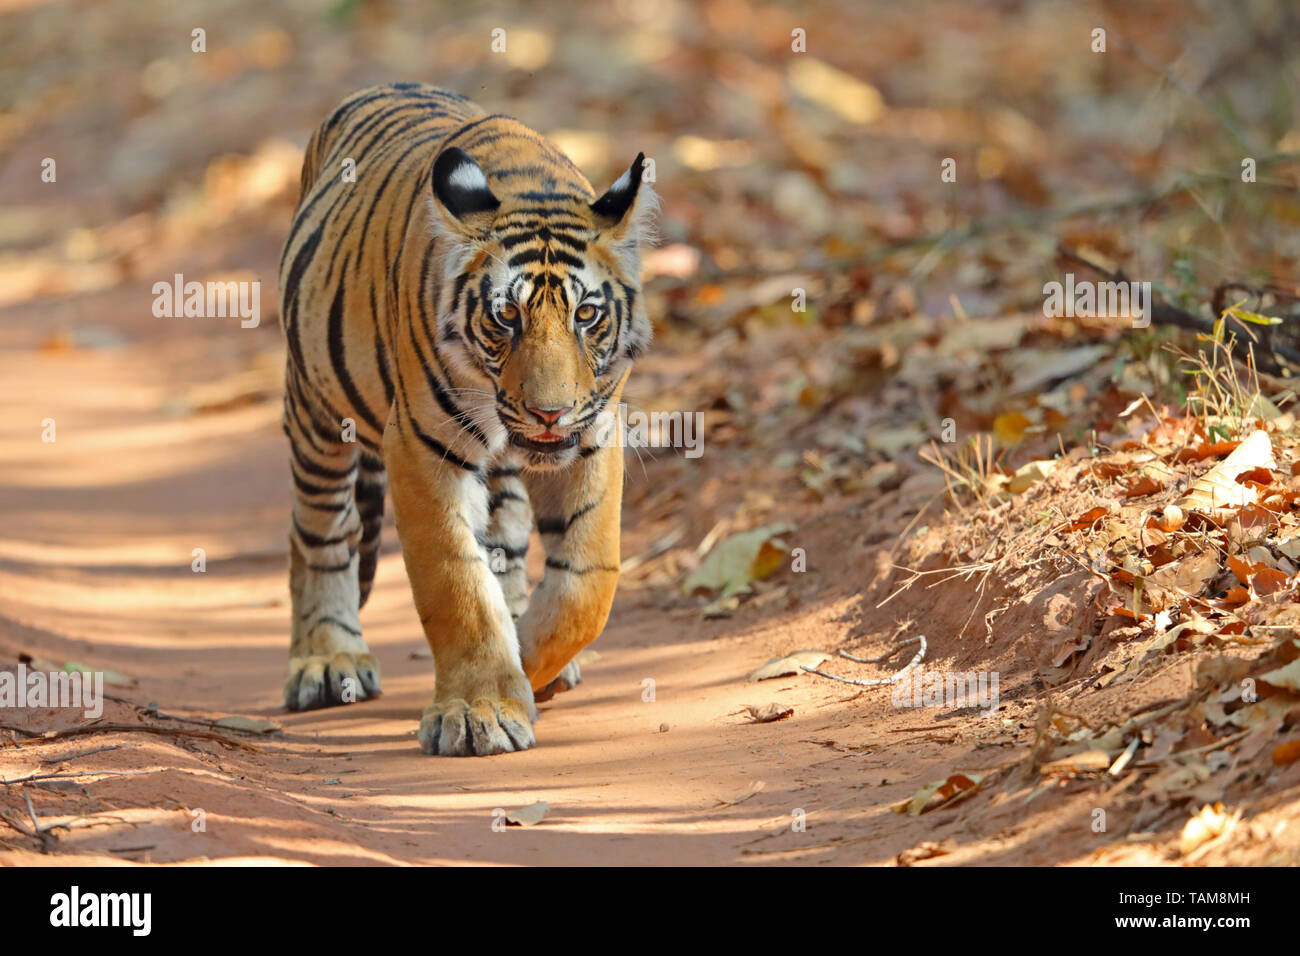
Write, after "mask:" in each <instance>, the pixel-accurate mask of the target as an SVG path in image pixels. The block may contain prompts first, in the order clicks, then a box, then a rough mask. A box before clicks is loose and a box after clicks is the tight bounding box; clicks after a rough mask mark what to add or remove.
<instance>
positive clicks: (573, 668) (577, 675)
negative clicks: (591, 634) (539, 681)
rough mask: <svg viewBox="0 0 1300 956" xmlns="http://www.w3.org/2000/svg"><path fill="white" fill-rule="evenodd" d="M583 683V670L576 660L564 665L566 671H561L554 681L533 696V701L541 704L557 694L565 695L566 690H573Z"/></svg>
mask: <svg viewBox="0 0 1300 956" xmlns="http://www.w3.org/2000/svg"><path fill="white" fill-rule="evenodd" d="M581 683H582V669H581V668H580V667H578V661H577V660H576V659H574V660H571V661H569V663H567V664H565V665H564V670H562V671H560V673H559V676H557V677H556V678H555V679H554V680H553V681H551V682H550V683H549V684H547V685H546V686H545V687H543V688H542V689H541V690H539V691H536V692H535V693H534V694H533V700H535V701H537V702H538V703H539V704H540V703H541V702H542V701H546V700H550V699H551V698H552V697H554V696H555V695H556V694H563V693H564V692H565V691H566V690H573V688H575V687H577V686H578V685H579V684H581Z"/></svg>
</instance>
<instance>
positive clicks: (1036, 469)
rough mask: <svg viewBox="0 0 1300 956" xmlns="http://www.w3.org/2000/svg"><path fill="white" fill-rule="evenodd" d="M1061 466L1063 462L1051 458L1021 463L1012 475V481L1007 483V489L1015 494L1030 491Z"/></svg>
mask: <svg viewBox="0 0 1300 956" xmlns="http://www.w3.org/2000/svg"><path fill="white" fill-rule="evenodd" d="M1059 467H1061V463H1060V462H1059V461H1052V460H1051V459H1045V460H1042V461H1031V462H1028V463H1026V464H1024V465H1021V466H1020V467H1019V468H1017V469H1016V473H1015V474H1014V475H1012V476H1011V481H1010V482H1009V483H1008V484H1007V490H1008V491H1010V492H1011V493H1012V494H1013V495H1018V494H1021V493H1022V492H1025V491H1028V490H1029V489H1030V488H1032V487H1033V486H1034V485H1036V484H1038V482H1040V481H1042V480H1043V479H1044V478H1046V477H1047V476H1048V475H1050V474H1051V473H1052V472H1054V471H1056V469H1057V468H1059Z"/></svg>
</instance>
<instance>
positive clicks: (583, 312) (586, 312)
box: [578, 302, 596, 322]
mask: <svg viewBox="0 0 1300 956" xmlns="http://www.w3.org/2000/svg"><path fill="white" fill-rule="evenodd" d="M595 317H596V307H595V306H594V305H592V304H591V303H590V302H588V303H585V304H584V305H580V306H578V321H579V322H590V321H591V320H592V319H594V318H595Z"/></svg>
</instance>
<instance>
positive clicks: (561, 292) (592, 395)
mask: <svg viewBox="0 0 1300 956" xmlns="http://www.w3.org/2000/svg"><path fill="white" fill-rule="evenodd" d="M643 166H644V156H643V155H638V156H637V158H636V161H635V162H634V163H633V164H632V166H631V167H629V168H628V170H627V171H626V172H624V173H623V175H622V176H621V177H620V178H619V179H618V181H617V182H615V183H614V185H613V186H611V187H610V189H609V191H608V192H606V193H605V194H604V195H603V196H602V197H600V198H599V199H598V200H596V201H595V202H591V201H590V192H589V191H588V187H586V185H585V181H583V180H581V177H580V176H579V175H577V173H576V170H574V174H575V176H576V177H577V181H575V182H574V183H572V184H565V185H569V186H571V188H569V189H565V188H563V187H562V186H560V185H559V184H557V183H556V180H555V179H554V178H549V179H547V181H546V182H545V184H544V186H545V188H542V189H537V188H524V189H522V190H515V191H511V192H506V191H505V190H504V189H502V190H501V191H502V196H501V197H498V196H497V194H496V192H494V190H493V188H492V185H491V184H490V183H489V179H488V176H487V175H486V174H485V173H484V172H483V170H482V168H481V167H480V166H479V165H478V163H476V162H475V161H474V159H472V158H471V157H470V156H469V154H468V153H466V152H465V151H464V150H462V149H459V148H457V147H454V146H453V147H449V148H447V149H445V150H444V151H443V152H442V153H441V154H440V155H439V157H438V159H437V161H436V162H435V163H434V168H433V194H434V196H433V206H434V214H435V220H434V221H435V228H436V230H437V235H438V240H439V242H444V243H445V246H446V248H445V249H444V253H445V256H444V258H443V273H444V274H443V279H444V281H443V283H442V288H443V289H445V290H447V291H446V292H445V293H444V301H443V302H442V303H440V304H439V315H438V327H439V331H440V335H439V338H440V343H439V344H440V348H439V352H440V354H444V355H446V357H447V358H449V359H450V360H451V364H452V366H453V367H454V368H455V369H456V370H457V371H458V372H460V373H461V375H462V377H463V378H465V379H467V380H472V381H473V382H474V383H475V384H474V386H472V390H471V392H470V393H469V394H468V395H465V396H460V398H468V399H469V400H468V401H461V402H459V404H461V405H462V406H467V407H470V408H473V409H474V411H473V412H467V414H468V415H469V416H470V418H471V419H472V421H473V423H474V425H476V426H477V427H478V428H480V429H481V430H482V431H483V432H485V433H487V434H488V435H489V437H490V438H491V440H492V442H493V444H494V445H496V446H497V447H504V446H506V445H509V446H512V447H513V448H514V449H516V450H517V451H518V452H520V453H521V454H522V455H523V456H524V459H525V461H527V462H528V464H529V465H530V466H531V467H534V468H543V469H546V468H556V467H563V466H564V465H567V464H569V463H571V462H572V461H573V460H574V459H575V458H576V457H577V456H578V455H579V454H580V453H581V451H582V448H583V445H582V439H583V436H584V435H586V434H589V433H590V432H591V431H592V429H593V428H594V426H595V425H596V424H597V421H598V419H600V417H601V415H602V413H603V412H605V411H606V409H607V408H608V406H609V403H610V400H611V398H613V397H614V396H615V395H616V394H617V393H618V390H619V386H620V385H621V383H622V382H623V380H624V378H625V377H626V375H627V372H628V370H629V368H630V367H631V363H632V361H633V360H634V359H635V358H636V357H637V356H638V355H639V354H640V353H641V352H642V351H643V350H644V349H645V347H646V345H647V344H648V342H649V339H650V334H651V326H650V321H649V319H648V317H647V316H646V312H645V308H644V305H643V303H642V296H641V283H640V257H639V254H638V247H639V245H640V243H641V241H642V240H643V238H644V230H645V229H646V220H647V218H648V217H649V215H651V214H652V212H653V206H654V202H655V200H654V195H653V192H652V191H651V190H650V188H649V187H644V188H642V186H641V179H642V172H643ZM493 178H494V179H498V177H495V176H494V177H493ZM499 180H500V181H503V182H504V181H508V177H506V176H502V177H499ZM533 185H536V184H535V183H534V184H533ZM584 193H585V194H584ZM475 392H477V393H475Z"/></svg>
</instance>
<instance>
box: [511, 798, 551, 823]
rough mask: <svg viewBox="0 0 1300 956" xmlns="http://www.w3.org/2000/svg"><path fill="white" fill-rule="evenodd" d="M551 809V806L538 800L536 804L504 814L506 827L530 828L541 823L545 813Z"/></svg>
mask: <svg viewBox="0 0 1300 956" xmlns="http://www.w3.org/2000/svg"><path fill="white" fill-rule="evenodd" d="M549 809H551V805H550V804H549V803H547V802H546V801H545V800H538V801H537V802H536V803H530V804H528V806H526V807H520V808H519V809H518V810H512V811H510V812H509V813H507V814H506V826H508V827H531V826H536V825H537V824H539V823H541V822H542V818H543V817H544V816H546V811H547V810H549Z"/></svg>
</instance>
